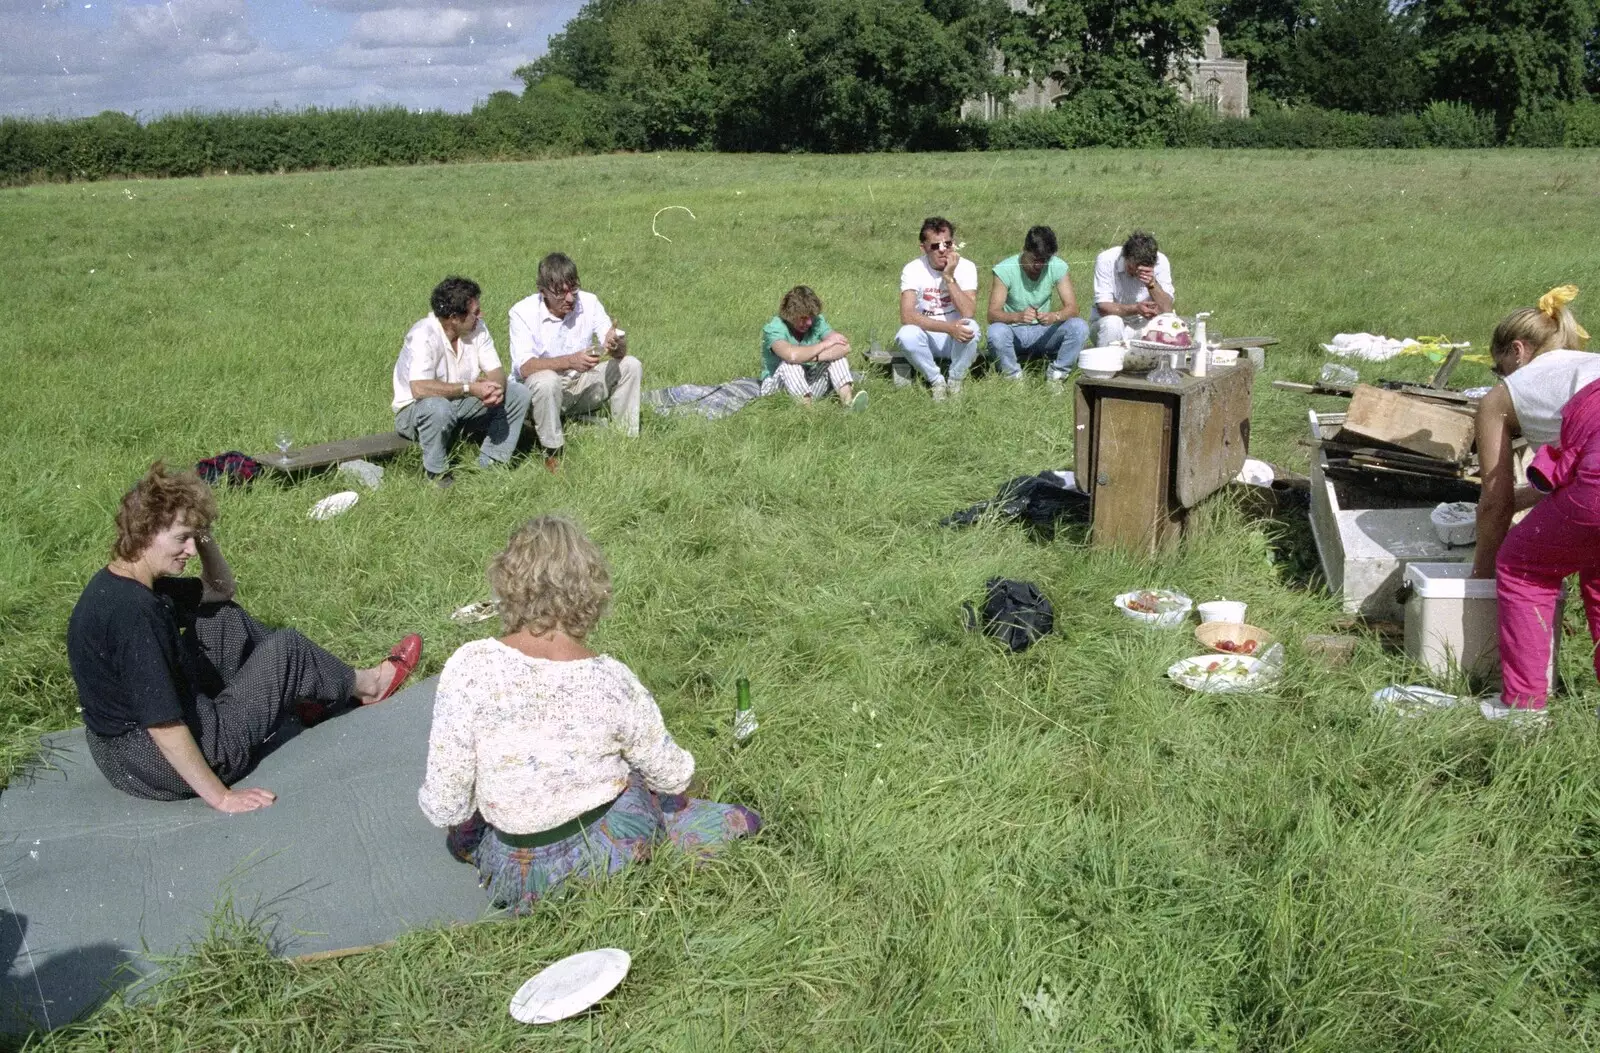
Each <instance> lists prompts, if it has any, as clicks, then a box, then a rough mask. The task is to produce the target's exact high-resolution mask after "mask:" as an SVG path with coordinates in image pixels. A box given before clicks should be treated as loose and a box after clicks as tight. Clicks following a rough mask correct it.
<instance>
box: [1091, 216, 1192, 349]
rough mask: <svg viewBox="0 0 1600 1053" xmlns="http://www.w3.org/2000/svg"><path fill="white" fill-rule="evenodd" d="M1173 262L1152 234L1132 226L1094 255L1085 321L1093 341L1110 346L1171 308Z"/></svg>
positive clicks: (1097, 345)
mask: <svg viewBox="0 0 1600 1053" xmlns="http://www.w3.org/2000/svg"><path fill="white" fill-rule="evenodd" d="M1173 296H1174V293H1173V289H1172V264H1171V262H1170V261H1168V259H1167V255H1166V253H1164V252H1161V251H1159V249H1158V247H1157V246H1156V239H1155V236H1154V235H1153V234H1151V233H1149V232H1148V231H1143V230H1136V231H1134V232H1133V233H1132V234H1130V235H1128V240H1127V241H1125V242H1123V243H1122V245H1121V246H1120V247H1119V246H1116V245H1113V246H1112V247H1111V248H1109V249H1107V250H1106V251H1104V252H1102V253H1101V254H1100V255H1098V256H1096V257H1095V260H1094V309H1093V310H1092V311H1091V312H1090V318H1089V325H1090V327H1091V328H1092V329H1093V330H1094V346H1095V347H1109V346H1110V345H1112V344H1116V343H1120V342H1121V341H1122V338H1123V336H1125V335H1126V336H1137V335H1138V334H1139V332H1140V331H1141V330H1143V329H1144V327H1145V324H1146V323H1147V322H1149V321H1150V319H1152V318H1154V317H1155V316H1156V315H1158V314H1168V313H1170V312H1171V311H1172V301H1173Z"/></svg>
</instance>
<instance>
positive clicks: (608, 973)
mask: <svg viewBox="0 0 1600 1053" xmlns="http://www.w3.org/2000/svg"><path fill="white" fill-rule="evenodd" d="M632 964H633V958H632V957H630V956H629V954H628V952H627V951H623V950H618V949H617V948H615V947H603V948H601V949H600V950H597V951H584V952H582V953H581V954H574V955H572V956H570V957H567V958H563V959H561V960H560V961H559V962H556V963H555V964H554V965H551V966H549V967H547V968H546V969H544V970H543V971H542V972H540V973H538V974H537V975H535V976H534V977H533V978H532V979H530V980H529V981H528V982H527V983H525V984H523V985H522V986H521V987H519V988H518V989H517V993H516V994H514V995H512V996H511V1015H512V1016H513V1017H515V1018H516V1019H517V1020H518V1021H520V1022H521V1023H524V1024H550V1023H554V1022H555V1021H557V1020H565V1019H566V1018H567V1017H569V1016H576V1015H577V1014H579V1013H581V1012H583V1011H584V1010H585V1009H588V1008H589V1007H590V1006H592V1005H594V1004H595V1003H596V1002H598V1001H600V999H602V998H604V997H605V996H606V995H608V994H610V993H611V992H612V990H613V989H614V988H615V987H616V986H617V985H618V984H620V983H621V982H622V978H623V977H624V976H627V975H628V967H629V966H630V965H632Z"/></svg>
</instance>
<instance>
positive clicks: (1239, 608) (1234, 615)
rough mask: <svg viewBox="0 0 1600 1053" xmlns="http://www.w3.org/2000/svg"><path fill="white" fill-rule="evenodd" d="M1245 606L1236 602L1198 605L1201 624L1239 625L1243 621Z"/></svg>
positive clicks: (1214, 602)
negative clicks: (1226, 623)
mask: <svg viewBox="0 0 1600 1053" xmlns="http://www.w3.org/2000/svg"><path fill="white" fill-rule="evenodd" d="M1246 609H1247V608H1246V605H1245V604H1243V603H1240V602H1239V601H1238V600H1212V601H1211V602H1209V603H1202V604H1201V605H1200V621H1201V622H1230V623H1232V624H1235V625H1237V624H1239V623H1241V622H1243V621H1244V612H1245V610H1246Z"/></svg>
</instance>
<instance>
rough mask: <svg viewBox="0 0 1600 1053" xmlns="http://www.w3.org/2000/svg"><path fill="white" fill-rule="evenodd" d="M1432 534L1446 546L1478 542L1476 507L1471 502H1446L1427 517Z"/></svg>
mask: <svg viewBox="0 0 1600 1053" xmlns="http://www.w3.org/2000/svg"><path fill="white" fill-rule="evenodd" d="M1428 518H1429V519H1431V520H1432V521H1433V532H1434V533H1435V534H1438V535H1439V540H1440V541H1441V542H1443V543H1444V544H1446V545H1451V546H1455V545H1470V544H1472V543H1473V542H1474V541H1476V540H1478V506H1477V505H1475V504H1473V503H1472V502H1471V501H1447V502H1445V503H1444V504H1442V505H1439V506H1438V507H1437V508H1435V509H1434V510H1433V512H1432V513H1431V514H1430V515H1429V516H1428Z"/></svg>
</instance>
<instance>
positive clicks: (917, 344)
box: [894, 318, 978, 384]
mask: <svg viewBox="0 0 1600 1053" xmlns="http://www.w3.org/2000/svg"><path fill="white" fill-rule="evenodd" d="M963 321H965V322H966V323H967V324H968V325H969V326H971V327H972V339H971V340H968V341H967V342H966V343H961V342H960V341H958V340H957V339H956V338H955V337H954V336H952V335H950V334H949V333H930V332H928V331H927V330H926V329H923V328H922V327H921V326H915V325H903V326H901V327H900V329H899V331H898V332H896V333H895V334H894V339H895V343H897V344H899V345H900V348H901V350H903V351H904V352H905V353H906V358H907V360H909V361H910V363H911V365H912V366H913V367H915V369H916V371H917V372H918V373H921V374H922V376H923V378H924V379H925V380H927V382H928V383H930V384H937V383H940V382H942V381H943V379H944V378H943V377H941V376H940V375H939V367H938V366H937V365H935V364H934V360H935V359H939V358H944V359H949V361H950V379H951V380H962V379H965V377H966V375H967V370H969V369H971V368H972V363H973V361H974V360H975V359H976V358H977V357H978V323H977V322H974V321H973V320H972V319H970V318H966V319H963Z"/></svg>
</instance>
